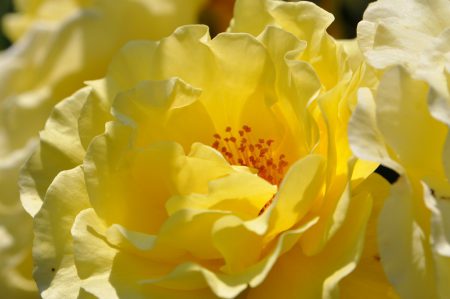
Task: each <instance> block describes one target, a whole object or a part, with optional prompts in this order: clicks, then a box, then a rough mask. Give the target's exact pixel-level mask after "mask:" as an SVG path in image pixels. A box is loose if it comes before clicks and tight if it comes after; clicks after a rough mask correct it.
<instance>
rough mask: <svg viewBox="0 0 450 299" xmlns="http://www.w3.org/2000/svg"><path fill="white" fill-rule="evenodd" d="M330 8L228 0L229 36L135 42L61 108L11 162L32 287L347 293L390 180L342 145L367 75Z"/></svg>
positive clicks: (117, 294) (105, 292)
mask: <svg viewBox="0 0 450 299" xmlns="http://www.w3.org/2000/svg"><path fill="white" fill-rule="evenodd" d="M255 16H258V17H255ZM331 21H332V16H331V15H329V14H328V13H326V12H325V11H323V10H321V9H320V8H318V7H317V6H315V5H313V4H311V3H308V2H298V3H284V2H280V1H269V0H259V1H254V0H247V1H246V0H243V1H238V2H237V4H236V8H235V19H234V21H233V23H232V25H231V27H230V29H229V31H230V32H229V33H224V34H219V35H218V36H217V37H215V38H214V39H211V38H210V36H209V33H208V29H207V28H206V27H205V26H201V25H197V26H184V27H180V28H178V29H177V30H176V31H175V32H174V34H172V35H171V36H169V37H167V38H165V39H162V40H161V41H158V42H153V41H136V42H131V43H129V44H127V45H126V46H125V47H124V48H123V49H122V50H121V51H120V52H119V54H118V55H117V57H115V59H114V60H113V62H112V63H111V65H110V67H109V71H108V73H107V76H106V77H105V78H104V79H101V80H97V81H93V82H90V83H88V86H87V87H85V88H83V89H81V90H79V91H78V92H76V93H75V94H74V95H72V96H71V97H69V98H67V99H66V100H64V101H62V102H61V103H60V104H58V105H57V106H56V109H55V110H54V111H53V113H52V115H51V117H50V119H49V120H48V122H47V124H46V127H45V130H44V131H43V132H42V133H41V140H40V147H39V149H38V151H37V152H36V153H34V154H33V156H32V158H31V159H30V160H29V162H28V164H27V165H26V167H25V169H24V171H23V173H22V176H21V196H22V200H23V204H24V207H25V208H26V209H27V211H28V212H29V213H30V214H31V215H33V216H34V225H35V230H34V231H35V236H36V238H35V243H34V248H33V253H34V260H35V263H36V269H35V273H34V277H35V279H36V281H37V284H38V286H39V288H40V290H41V295H42V297H43V298H61V297H64V298H78V297H77V296H80V297H81V298H84V297H92V296H94V297H98V298H236V297H238V298H286V299H289V298H322V297H323V298H335V297H337V296H339V293H340V290H339V288H338V284H339V282H340V281H341V280H342V279H343V278H344V277H346V276H347V275H348V274H349V273H350V272H352V270H354V269H355V267H356V264H357V263H358V260H359V258H360V256H361V255H362V254H363V255H364V256H365V255H366V254H369V253H366V252H364V253H363V252H362V249H363V245H364V244H363V243H364V241H365V231H366V224H367V221H368V219H369V216H370V214H371V208H372V202H373V201H375V202H378V197H382V195H383V192H387V190H386V188H387V186H386V185H387V184H386V183H385V182H384V180H383V179H381V178H380V177H378V176H377V175H376V174H374V175H370V174H371V173H372V172H373V169H374V165H373V164H365V163H362V162H361V161H357V160H356V159H354V157H352V154H351V152H350V148H349V144H348V140H347V137H346V136H347V133H346V132H347V123H348V119H349V115H350V110H351V107H352V105H353V104H354V103H353V101H355V98H356V91H357V88H358V87H359V86H369V87H372V84H373V80H372V79H373V78H372V77H370V75H369V74H368V73H367V72H366V70H365V66H364V65H363V64H361V63H360V62H361V59H360V58H358V57H357V56H358V55H356V54H355V53H353V50H354V47H352V45H348V44H347V45H346V47H345V48H343V46H342V45H341V44H340V43H337V42H336V41H335V40H333V39H332V38H331V37H330V36H329V35H328V34H327V33H326V28H327V27H328V25H329V24H330V23H331ZM351 57H353V58H354V59H356V62H355V61H351V60H350V58H351ZM375 191H376V192H375ZM370 250H372V248H370ZM370 258H371V259H373V257H372V256H371V257H370ZM365 267H366V266H365V265H363V269H365ZM368 267H370V269H373V268H376V269H381V268H380V266H379V264H378V263H376V264H375V265H372V264H371V265H369V266H368ZM355 279H356V280H355ZM358 279H359V280H358ZM382 279H383V277H382V274H381V278H380V279H379V280H380V281H382ZM361 280H362V281H365V278H364V277H358V276H357V277H356V278H351V277H350V276H349V281H348V282H347V283H346V284H344V285H343V286H341V290H342V291H343V292H345V293H346V294H351V295H353V296H356V294H354V292H353V290H352V288H351V286H352V285H353V284H352V283H353V282H354V281H361ZM366 282H367V281H366ZM380 285H381V288H380V289H379V290H377V292H378V293H375V294H381V296H383V295H385V294H387V292H388V289H389V286H388V285H387V284H386V283H385V282H384V281H382V282H380Z"/></svg>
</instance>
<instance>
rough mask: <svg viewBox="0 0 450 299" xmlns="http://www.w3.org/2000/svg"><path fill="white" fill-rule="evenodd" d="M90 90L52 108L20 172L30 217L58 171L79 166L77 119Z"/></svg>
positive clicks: (82, 91)
mask: <svg viewBox="0 0 450 299" xmlns="http://www.w3.org/2000/svg"><path fill="white" fill-rule="evenodd" d="M90 92H91V89H90V88H89V87H87V88H84V89H82V90H80V91H78V92H77V93H75V94H74V95H73V96H72V97H69V98H68V99H66V100H65V101H63V102H62V103H61V104H59V105H57V106H56V107H55V110H54V111H53V113H52V115H51V116H50V119H49V120H48V121H47V124H46V127H45V130H44V131H43V132H42V133H41V142H40V143H41V144H40V147H39V148H38V150H37V151H36V152H35V153H34V154H33V156H32V157H31V158H30V160H29V161H28V162H27V166H26V167H25V169H24V170H23V172H22V176H21V180H20V182H19V184H20V186H21V200H22V203H23V205H24V207H25V209H26V211H27V212H28V213H29V214H30V215H32V216H34V215H36V213H37V212H38V211H39V209H40V208H41V206H42V201H43V198H44V196H45V192H46V190H47V188H48V186H49V185H50V183H51V181H52V180H53V178H54V177H55V176H56V175H57V173H58V172H59V171H61V170H65V169H70V168H72V167H75V166H76V165H79V164H80V163H81V161H82V159H83V156H84V154H85V151H84V149H83V147H82V146H81V143H80V138H79V136H78V126H77V119H78V117H79V115H80V111H81V109H82V107H83V104H84V103H85V101H86V99H87V97H88V96H89V94H90Z"/></svg>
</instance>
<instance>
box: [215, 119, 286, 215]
mask: <svg viewBox="0 0 450 299" xmlns="http://www.w3.org/2000/svg"><path fill="white" fill-rule="evenodd" d="M225 132H226V134H227V135H226V136H225V137H223V136H220V135H219V134H214V135H213V137H214V142H213V144H212V147H213V148H215V149H216V150H218V151H220V152H221V153H222V155H223V156H224V157H225V158H226V159H227V160H228V162H230V163H231V164H234V165H242V166H247V167H250V168H253V169H255V170H256V171H257V173H258V175H259V176H260V177H261V178H263V179H265V180H266V181H268V182H270V183H271V184H274V185H280V183H281V181H282V179H283V176H284V172H285V168H286V167H287V166H288V165H289V163H288V162H287V161H286V160H285V158H286V156H285V155H284V154H281V155H279V156H276V155H275V154H274V152H273V151H272V145H273V144H274V143H275V141H274V140H272V139H267V140H266V139H263V138H258V139H257V142H253V141H252V139H251V136H250V133H251V132H252V129H251V127H250V126H248V125H244V126H242V128H241V129H240V130H238V136H235V135H233V130H232V128H231V127H226V128H225ZM272 200H273V198H272V199H270V200H269V201H268V202H267V203H266V204H265V205H264V207H263V208H262V209H261V210H260V211H259V214H258V215H261V214H262V213H264V211H265V210H266V209H267V207H269V206H270V204H271V203H272Z"/></svg>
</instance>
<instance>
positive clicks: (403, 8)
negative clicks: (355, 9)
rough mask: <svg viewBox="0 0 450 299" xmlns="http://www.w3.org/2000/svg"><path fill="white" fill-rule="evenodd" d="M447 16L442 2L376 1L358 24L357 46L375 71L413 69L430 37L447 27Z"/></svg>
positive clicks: (449, 12) (448, 23)
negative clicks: (395, 67)
mask: <svg viewBox="0 0 450 299" xmlns="http://www.w3.org/2000/svg"><path fill="white" fill-rule="evenodd" d="M449 14H450V7H449V5H448V3H447V1H445V0H437V1H432V2H428V1H420V0H413V1H408V0H393V1H392V0H380V1H377V2H375V3H372V4H371V5H370V6H369V8H368V9H367V10H366V12H365V13H364V18H363V19H364V21H362V22H361V23H360V24H359V25H358V39H359V41H360V46H361V48H362V51H363V52H364V54H365V55H366V57H367V59H368V61H369V63H370V64H372V65H374V66H375V67H376V68H386V67H388V66H392V65H395V64H400V65H403V66H405V67H407V68H408V69H410V70H415V68H416V67H417V64H418V62H419V61H420V57H421V56H422V55H426V51H427V50H428V47H429V46H430V45H432V44H433V40H434V38H436V37H437V36H439V34H440V33H441V32H443V31H444V30H445V28H446V27H449V26H450V22H449V20H448V15H449ZM405 16H407V17H405Z"/></svg>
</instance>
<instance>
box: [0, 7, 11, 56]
mask: <svg viewBox="0 0 450 299" xmlns="http://www.w3.org/2000/svg"><path fill="white" fill-rule="evenodd" d="M12 11H13V4H12V0H0V19H3V15H4V14H5V13H8V12H12ZM9 45H10V42H9V40H8V39H7V38H6V37H5V35H4V34H3V26H2V27H1V28H0V50H1V49H5V48H7V47H8V46H9Z"/></svg>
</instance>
